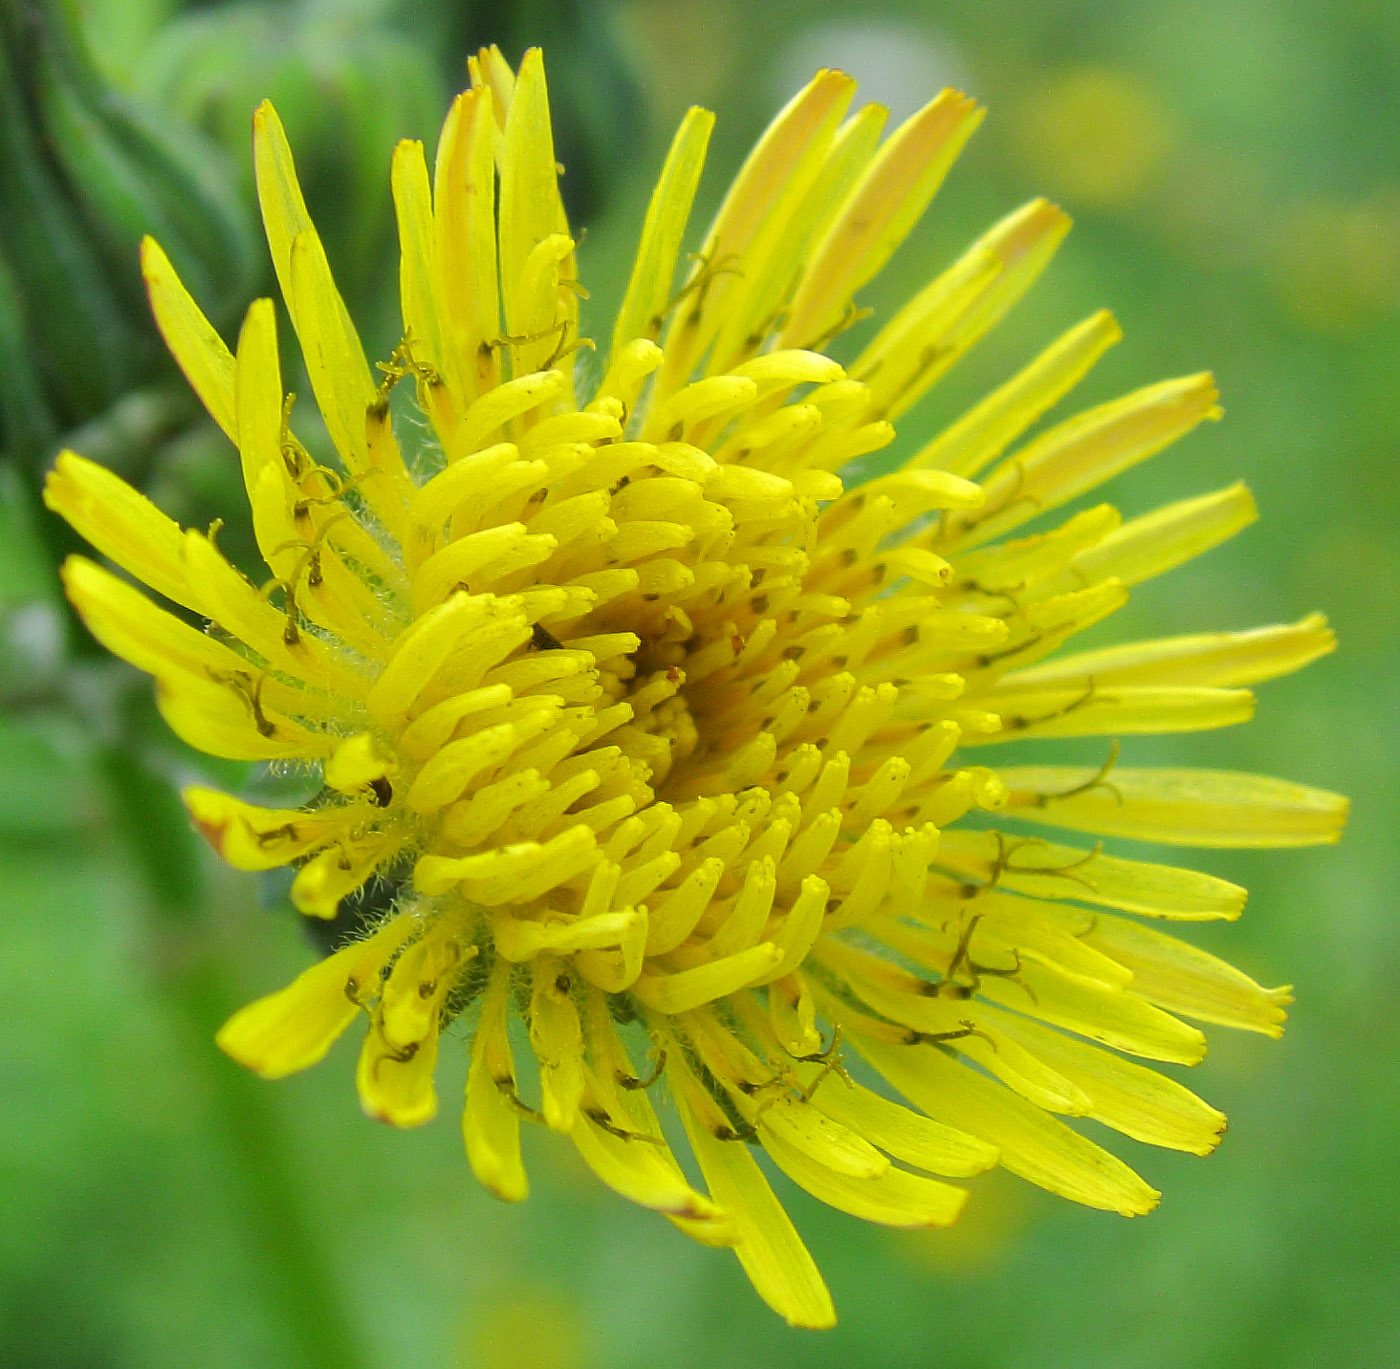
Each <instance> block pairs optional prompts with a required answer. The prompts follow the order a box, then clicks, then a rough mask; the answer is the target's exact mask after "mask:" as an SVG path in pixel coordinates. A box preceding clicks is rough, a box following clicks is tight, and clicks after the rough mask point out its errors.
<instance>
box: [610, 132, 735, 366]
mask: <svg viewBox="0 0 1400 1369" xmlns="http://www.w3.org/2000/svg"><path fill="white" fill-rule="evenodd" d="M714 124H715V116H714V115H713V114H711V113H710V111H709V110H707V109H699V108H696V107H692V108H690V109H688V110H687V111H686V114H685V118H684V119H682V120H681V125H680V127H679V128H678V129H677V130H676V135H675V137H674V138H673V139H672V140H671V150H670V151H669V152H668V153H667V154H666V162H665V165H664V166H663V167H662V168H661V175H660V176H659V177H658V178H657V182H656V188H655V189H654V190H653V191H652V193H651V203H650V204H649V205H648V206H647V216H646V221H645V222H644V223H643V225H642V238H641V242H640V243H639V244H638V245H637V254H636V258H635V262H634V265H633V267H632V278H631V280H630V281H628V284H627V293H626V295H625V296H624V297H623V301H622V307H621V308H620V309H619V310H618V313H617V322H616V324H614V326H613V340H612V357H613V358H614V359H615V358H616V357H617V356H618V354H619V351H620V349H621V348H622V347H623V346H625V345H626V344H627V343H629V342H631V341H632V340H633V339H634V338H648V339H650V340H652V341H655V340H656V339H657V338H658V337H659V336H660V335H661V326H662V323H663V322H664V320H665V314H666V308H667V305H668V303H669V302H670V299H671V289H672V285H671V283H672V281H673V279H674V278H675V272H676V255H677V253H678V252H679V251H680V247H681V240H682V238H683V237H684V235H685V226H686V223H687V221H688V220H689V218H690V206H691V203H692V201H693V200H694V199H695V190H696V187H697V186H698V185H699V184H700V172H701V169H702V168H703V167H704V165H705V149H706V147H707V146H708V144H709V141H710V132H711V130H712V129H713V128H714ZM612 364H614V363H613V361H610V362H609V365H612Z"/></svg>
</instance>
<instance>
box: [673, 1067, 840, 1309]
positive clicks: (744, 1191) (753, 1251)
mask: <svg viewBox="0 0 1400 1369" xmlns="http://www.w3.org/2000/svg"><path fill="white" fill-rule="evenodd" d="M670 1068H671V1070H672V1071H673V1074H672V1078H673V1079H674V1080H675V1081H676V1082H677V1086H678V1088H679V1090H680V1096H679V1098H678V1101H679V1102H680V1103H681V1107H680V1114H681V1120H682V1122H684V1124H685V1130H686V1135H687V1136H688V1137H689V1138H690V1146H691V1149H692V1150H693V1151H694V1152H695V1158H696V1160H697V1161H698V1162H699V1164H700V1171H701V1173H702V1174H703V1175H704V1176H705V1182H706V1184H708V1185H709V1188H710V1192H711V1194H713V1196H714V1199H715V1201H716V1202H718V1203H719V1204H720V1206H721V1207H723V1209H724V1210H725V1212H726V1213H728V1214H729V1217H730V1218H731V1220H732V1221H733V1223H734V1227H735V1233H736V1239H735V1242H734V1253H735V1254H736V1255H738V1257H739V1262H740V1264H742V1265H743V1266H744V1272H745V1273H746V1274H748V1276H749V1278H750V1279H751V1280H752V1281H753V1286H754V1288H755V1289H756V1290H757V1291H758V1295H759V1297H761V1298H762V1299H763V1300H764V1302H766V1303H767V1304H768V1306H769V1307H771V1308H772V1309H773V1310H774V1311H775V1312H776V1313H778V1315H779V1316H781V1317H782V1318H783V1319H784V1320H785V1321H787V1322H788V1324H789V1325H792V1326H807V1327H812V1328H821V1327H826V1326H832V1325H834V1324H835V1322H836V1309H835V1308H834V1307H833V1306H832V1305H831V1294H830V1293H829V1292H827V1288H826V1284H825V1283H823V1282H822V1276H821V1275H820V1274H819V1273H818V1272H817V1266H816V1264H815V1263H814V1262H813V1260H812V1257H811V1255H810V1254H808V1252H807V1247H806V1246H804V1245H803V1244H802V1240H801V1238H800V1237H799V1236H798V1234H797V1231H796V1229H795V1228H794V1227H793V1225H792V1221H791V1219H790V1218H789V1217H788V1215H787V1213H786V1212H784V1211H783V1208H782V1204H781V1203H779V1202H778V1200H777V1198H776V1197H775V1196H774V1194H773V1190H772V1189H771V1188H770V1187H769V1186H768V1181H767V1180H766V1179H765V1178H764V1177H763V1171H762V1170H760V1169H759V1167H758V1164H757V1163H756V1162H755V1160H754V1158H753V1156H752V1155H750V1154H749V1149H748V1147H747V1146H746V1145H744V1144H743V1142H741V1141H730V1140H719V1139H718V1138H717V1137H716V1136H715V1133H714V1131H712V1130H711V1129H710V1127H709V1126H708V1125H707V1124H706V1122H707V1119H708V1118H710V1117H711V1116H712V1114H713V1112H714V1104H713V1102H711V1101H710V1100H709V1099H708V1098H707V1097H706V1095H705V1094H704V1092H703V1090H702V1089H701V1087H700V1085H699V1084H698V1083H697V1082H696V1081H695V1080H694V1078H693V1077H692V1076H691V1075H690V1073H689V1072H688V1071H687V1070H686V1069H685V1067H684V1066H683V1065H681V1064H680V1063H679V1061H678V1062H677V1063H676V1064H673V1065H672V1066H670Z"/></svg>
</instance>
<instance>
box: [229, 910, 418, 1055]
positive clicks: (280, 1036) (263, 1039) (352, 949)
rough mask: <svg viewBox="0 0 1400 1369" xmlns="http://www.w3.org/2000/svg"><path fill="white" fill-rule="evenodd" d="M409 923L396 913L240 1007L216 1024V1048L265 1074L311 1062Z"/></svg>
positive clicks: (370, 988)
mask: <svg viewBox="0 0 1400 1369" xmlns="http://www.w3.org/2000/svg"><path fill="white" fill-rule="evenodd" d="M412 926H413V924H412V921H411V919H409V918H403V917H400V918H395V919H394V920H393V921H392V922H389V923H386V924H385V926H383V927H382V928H381V929H380V930H379V931H377V932H376V933H375V934H374V935H373V936H371V937H369V938H368V939H367V940H364V941H356V942H353V943H352V944H351V945H349V946H346V947H345V948H344V949H343V950H339V951H336V952H335V953H334V954H333V955H330V956H327V957H326V959H325V960H322V961H319V962H318V963H317V964H315V965H313V966H311V968H310V969H308V970H303V971H302V973H301V974H299V975H298V976H297V977H296V979H294V980H293V981H292V982H291V983H290V984H289V985H287V987H286V988H285V989H279V990H278V992H276V993H274V994H269V995H268V996H267V997H266V998H260V999H258V1000H257V1002H255V1003H250V1004H248V1006H247V1007H246V1008H241V1009H240V1010H239V1011H238V1012H236V1013H234V1015H233V1016H232V1017H231V1018H229V1020H228V1021H227V1022H226V1023H224V1025H223V1026H222V1027H221V1028H220V1029H219V1034H218V1036H217V1037H216V1038H215V1040H216V1041H217V1043H218V1045H219V1048H220V1049H221V1050H223V1051H226V1052H227V1053H228V1054H229V1055H231V1056H232V1057H233V1058H234V1059H235V1060H237V1061H238V1063H239V1064H240V1065H246V1066H247V1067H248V1068H249V1069H251V1070H254V1071H256V1072H257V1073H258V1074H261V1075H262V1076H263V1078H265V1079H281V1078H283V1077H284V1076H286V1075H288V1074H294V1073H295V1072H296V1071H297V1070H303V1069H305V1068H306V1067H307V1066H308V1065H314V1064H315V1063H316V1062H317V1061H318V1060H319V1059H321V1057H322V1056H323V1055H325V1053H326V1052H327V1051H328V1050H329V1049H330V1047H331V1044H332V1042H334V1041H335V1039H336V1038H337V1037H338V1036H339V1035H340V1034H341V1032H343V1031H344V1030H345V1028H346V1027H348V1026H349V1025H350V1022H351V1020H352V1019H353V1018H354V1016H355V1015H356V1013H358V1012H359V1010H360V1002H361V1000H362V999H363V998H364V997H366V996H367V995H368V994H369V993H372V992H374V991H375V989H376V987H377V985H378V981H379V975H380V972H381V971H382V970H383V968H384V966H385V965H386V964H387V963H388V962H389V960H390V958H391V957H392V956H393V954H394V952H395V951H397V950H398V948H399V947H400V946H401V945H402V944H403V942H404V939H405V938H406V937H407V936H408V935H409V933H410V932H411V931H412Z"/></svg>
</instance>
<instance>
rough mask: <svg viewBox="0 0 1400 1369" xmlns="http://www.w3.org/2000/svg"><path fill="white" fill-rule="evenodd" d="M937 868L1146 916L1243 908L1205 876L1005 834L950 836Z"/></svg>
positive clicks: (1236, 890)
mask: <svg viewBox="0 0 1400 1369" xmlns="http://www.w3.org/2000/svg"><path fill="white" fill-rule="evenodd" d="M938 863H939V865H941V866H944V867H946V868H948V869H951V870H954V871H956V872H958V873H960V874H965V875H969V876H971V877H973V878H974V879H976V880H978V881H986V880H988V879H990V878H991V877H992V876H993V875H995V876H996V880H997V883H998V884H1000V885H1001V886H1002V887H1004V888H1007V889H1010V890H1013V891H1014V892H1016V893H1024V894H1029V895H1031V896H1032V897H1034V898H1046V899H1073V900H1077V901H1078V902H1081V903H1092V904H1098V905H1100V906H1102V907H1106V908H1119V909H1122V910H1123V911H1124V912H1128V913H1142V914H1144V915H1146V916H1147V917H1169V918H1180V919H1184V920H1186V921H1203V920H1211V919H1214V918H1227V919H1228V918H1236V917H1238V916H1239V915H1240V913H1241V912H1242V911H1243V910H1244V902H1245V891H1244V890H1243V889H1241V888H1240V886H1239V885H1238V884H1231V883H1230V882H1229V881H1228V880H1223V879H1218V878H1217V877H1216V876H1214V875H1207V874H1204V873H1202V872H1201V871H1199V870H1183V869H1181V868H1179V867H1177V866H1173V865H1154V864H1151V863H1149V862H1147V861H1140V860H1124V859H1122V858H1121V857H1118V856H1106V855H1104V854H1103V853H1102V852H1101V851H1099V850H1098V849H1097V848H1095V849H1094V850H1093V851H1084V850H1080V849H1076V848H1074V847H1071V846H1056V845H1052V844H1051V843H1050V842H1048V841H1042V840H1041V839H1040V838H1038V837H1037V838H1032V839H1029V840H1023V839H1011V840H1008V839H1007V838H1006V837H1004V836H1000V834H998V833H991V832H971V831H949V832H944V833H943V841H942V845H941V846H940V848H939V855H938Z"/></svg>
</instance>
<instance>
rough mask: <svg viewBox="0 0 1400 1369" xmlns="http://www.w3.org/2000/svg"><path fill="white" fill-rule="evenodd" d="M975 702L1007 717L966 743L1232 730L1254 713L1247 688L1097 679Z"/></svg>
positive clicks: (999, 692)
mask: <svg viewBox="0 0 1400 1369" xmlns="http://www.w3.org/2000/svg"><path fill="white" fill-rule="evenodd" d="M968 702H969V703H971V704H975V706H976V707H978V708H982V709H987V710H989V711H991V712H994V713H996V714H998V715H999V716H1000V718H1001V728H1000V730H999V731H997V732H993V733H990V734H988V735H985V736H965V737H964V738H963V744H964V745H967V746H975V745H981V744H985V743H987V742H1003V741H1012V740H1015V739H1019V738H1022V737H1100V736H1110V735H1112V736H1122V735H1124V734H1126V733H1153V732H1197V731H1200V730H1202V729H1206V728H1212V727H1232V726H1234V725H1235V724H1237V723H1242V722H1248V721H1249V719H1250V718H1251V717H1252V716H1253V714H1254V696H1253V695H1252V694H1251V693H1250V692H1249V691H1248V690H1247V689H1213V688H1207V687H1203V686H1199V685H1167V686H1163V687H1160V688H1159V687H1155V686H1152V685H1114V686H1105V687H1103V688H1100V687H1099V686H1098V683H1097V681H1093V680H1091V681H1090V682H1089V684H1088V685H1087V686H1086V687H1085V688H1083V689H1075V688H1074V687H1073V686H1069V687H1055V686H1045V687H1040V688H1036V687H1027V688H1025V689H1016V690H1011V689H1007V688H1005V687H1004V686H1003V687H1002V688H997V689H993V690H991V691H990V692H989V693H986V694H981V695H979V696H977V697H976V698H970V699H969V700H968Z"/></svg>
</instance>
